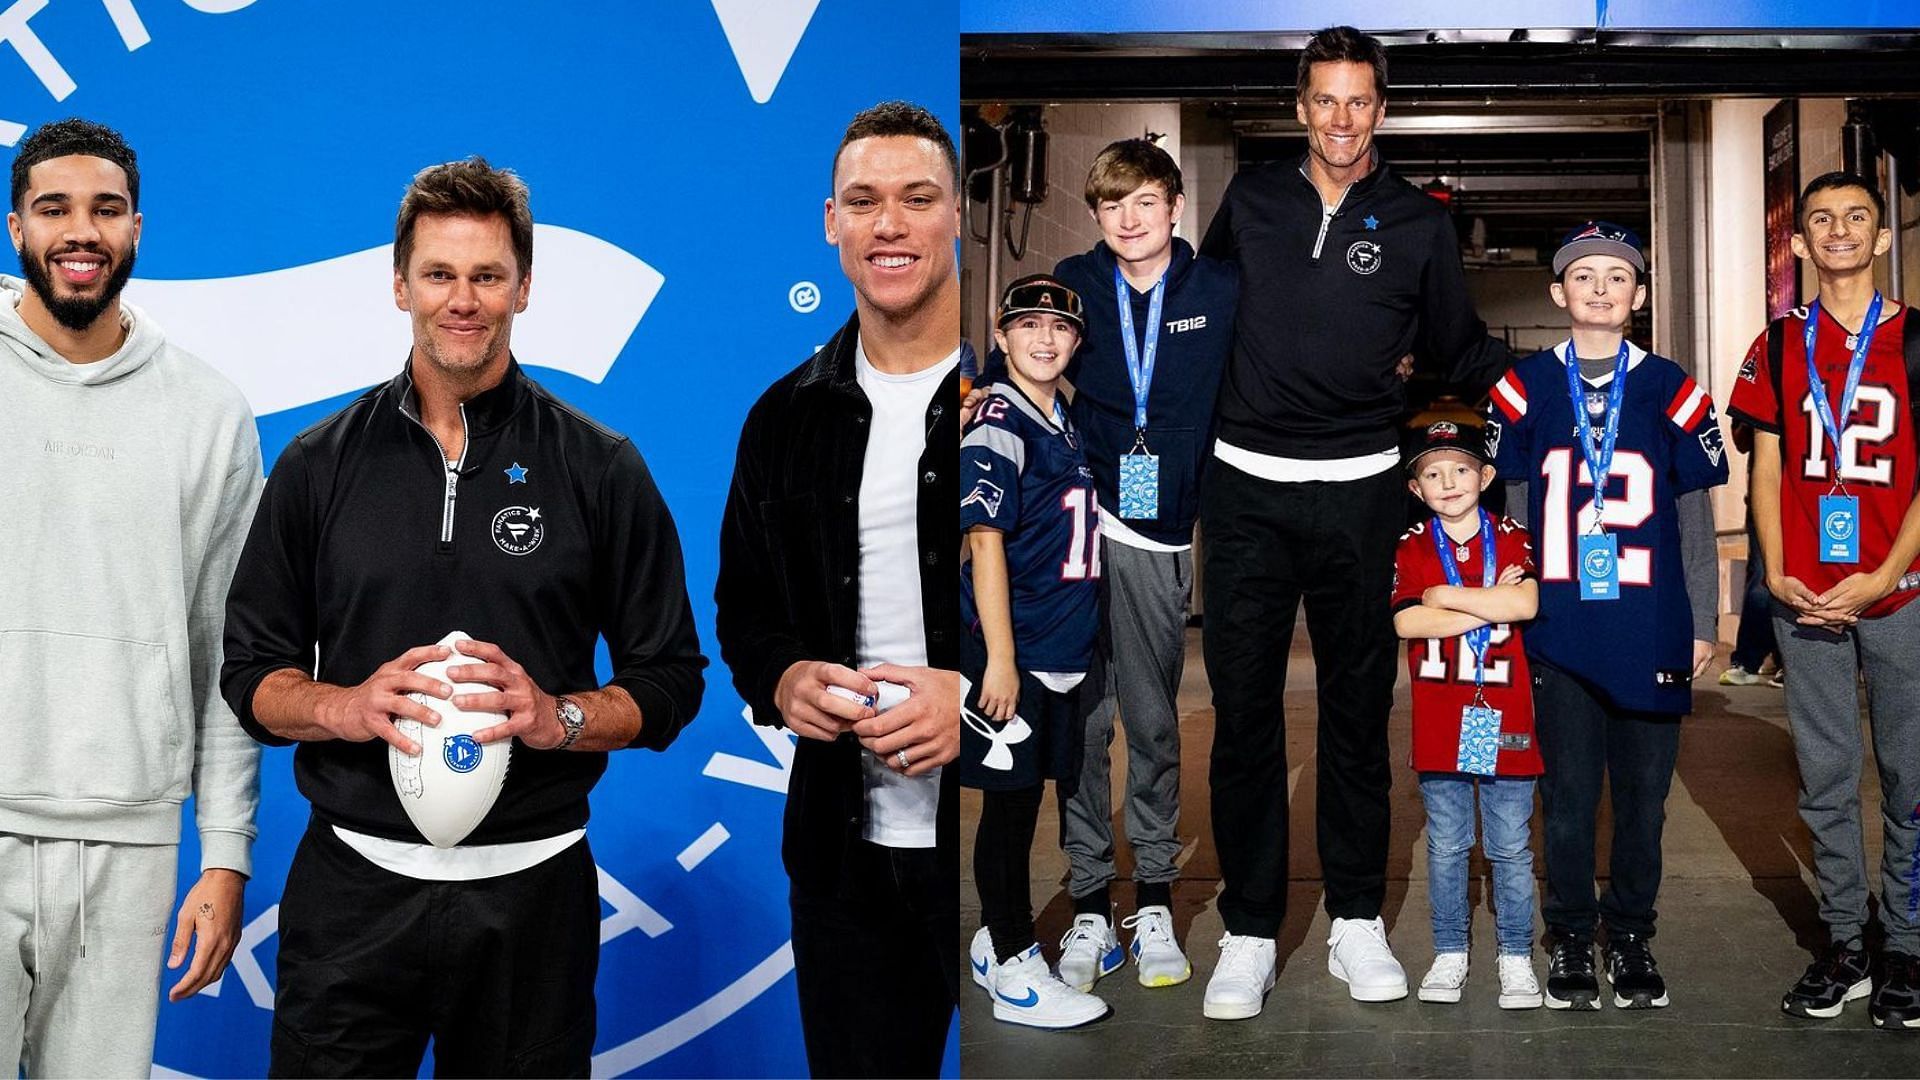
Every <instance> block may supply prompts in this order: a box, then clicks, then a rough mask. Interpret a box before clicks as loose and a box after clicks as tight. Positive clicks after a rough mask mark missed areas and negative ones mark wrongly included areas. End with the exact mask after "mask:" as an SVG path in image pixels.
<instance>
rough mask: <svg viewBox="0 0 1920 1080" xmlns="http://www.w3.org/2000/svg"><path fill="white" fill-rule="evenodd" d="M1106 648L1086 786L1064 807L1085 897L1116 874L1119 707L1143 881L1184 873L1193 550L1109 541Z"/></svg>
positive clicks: (1098, 675)
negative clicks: (1184, 723)
mask: <svg viewBox="0 0 1920 1080" xmlns="http://www.w3.org/2000/svg"><path fill="white" fill-rule="evenodd" d="M1101 550H1102V553H1103V554H1104V556H1105V559H1106V565H1105V567H1104V568H1103V569H1102V571H1101V573H1102V577H1101V581H1100V615H1101V622H1102V626H1101V630H1102V633H1101V647H1099V648H1096V649H1095V650H1094V660H1093V669H1092V670H1091V671H1090V672H1089V673H1088V676H1087V683H1086V690H1085V691H1083V693H1084V694H1085V696H1086V697H1087V698H1089V699H1091V698H1096V697H1097V698H1098V703H1097V704H1095V705H1094V706H1093V708H1092V710H1091V711H1090V712H1089V713H1088V715H1087V731H1086V759H1085V761H1084V762H1083V763H1082V765H1081V769H1080V790H1079V791H1078V792H1077V793H1076V794H1075V795H1074V796H1073V798H1071V799H1069V800H1067V801H1066V802H1064V803H1063V804H1062V805H1061V808H1060V844H1061V846H1062V847H1063V848H1065V849H1066V852H1067V859H1068V862H1069V864H1070V866H1071V873H1070V875H1069V877H1068V880H1067V891H1068V892H1070V893H1071V894H1072V895H1074V896H1076V897H1080V896H1085V895H1087V894H1088V893H1091V892H1094V891H1095V890H1098V889H1100V888H1102V887H1104V886H1105V885H1106V884H1107V883H1108V882H1110V881H1112V880H1113V876H1114V861H1113V859H1114V849H1113V802H1112V798H1113V796H1112V785H1111V782H1110V781H1111V777H1110V771H1111V770H1110V768H1109V758H1108V750H1109V748H1110V747H1112V745H1113V714H1114V710H1115V707H1116V706H1118V708H1119V712H1120V721H1121V723H1122V724H1124V725H1125V726H1126V729H1127V819H1126V820H1127V839H1128V841H1129V842H1130V843H1131V844H1132V845H1133V855H1134V880H1136V881H1142V882H1152V883H1161V882H1171V881H1173V880H1174V879H1175V878H1178V877H1179V876H1180V870H1179V868H1178V867H1177V866H1175V865H1174V860H1175V859H1176V858H1177V857H1178V856H1179V854H1180V839H1179V837H1178V836H1177V835H1176V828H1177V827H1178V825H1179V822H1180V715H1179V710H1178V709H1177V708H1176V706H1175V698H1176V697H1177V696H1178V694H1179V692H1180V676H1181V672H1182V671H1183V670H1184V669H1185V667H1186V637H1187V609H1188V606H1189V602H1190V597H1191V593H1192V589H1193V552H1192V551H1180V552H1171V551H1146V550H1143V549H1141V548H1136V547H1129V546H1128V545H1126V544H1121V543H1116V542H1114V541H1111V540H1103V541H1102V543H1101Z"/></svg>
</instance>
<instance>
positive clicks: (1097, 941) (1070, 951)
mask: <svg viewBox="0 0 1920 1080" xmlns="http://www.w3.org/2000/svg"><path fill="white" fill-rule="evenodd" d="M1126 962H1127V950H1125V949H1122V948H1121V947H1120V939H1119V938H1118V937H1117V936H1115V935H1114V932H1113V924H1112V923H1110V922H1108V921H1107V920H1106V919H1104V918H1101V917H1100V916H1098V915H1075V916H1074V917H1073V925H1072V926H1070V927H1068V928H1067V934H1066V936H1065V937H1063V938H1061V939H1060V981H1061V982H1063V983H1066V984H1067V985H1068V986H1071V987H1073V988H1074V989H1075V990H1080V991H1087V990H1092V989H1093V984H1094V983H1097V982H1099V981H1100V980H1101V979H1102V978H1104V977H1106V976H1108V975H1111V974H1113V973H1114V972H1115V971H1118V970H1119V969H1120V965H1121V964H1124V963H1126Z"/></svg>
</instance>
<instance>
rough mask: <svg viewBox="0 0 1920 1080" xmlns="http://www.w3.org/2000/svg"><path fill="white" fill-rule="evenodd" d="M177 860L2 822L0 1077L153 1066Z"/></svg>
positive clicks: (132, 1072)
mask: <svg viewBox="0 0 1920 1080" xmlns="http://www.w3.org/2000/svg"><path fill="white" fill-rule="evenodd" d="M36 849H37V850H36ZM83 859H84V860H85V864H84V868H83V866H82V861H81V860H83ZM178 859H179V848H178V847H177V846H176V845H173V844H96V843H82V842H80V841H78V840H52V839H45V838H42V839H38V840H36V839H35V838H34V837H31V836H19V835H16V834H12V833H0V1076H9V1077H11V1076H13V1075H14V1070H15V1068H16V1065H15V1063H16V1062H18V1067H19V1068H21V1069H23V1070H24V1071H25V1073H26V1075H27V1076H29V1077H36V1078H37V1077H58V1076H147V1075H150V1074H151V1073H152V1071H153V1031H154V1024H155V1022H156V1020H157V1019H158V1017H159V1010H160V992H159V983H160V969H161V965H162V964H163V963H164V962H165V961H166V950H167V944H168V938H167V929H168V926H167V924H168V918H169V916H170V915H171V914H172V911H173V893H174V884H175V881H174V878H175V870H176V863H177V861H178ZM83 933H84V941H85V950H84V951H85V955H82V944H81V943H82V940H83V938H82V935H83Z"/></svg>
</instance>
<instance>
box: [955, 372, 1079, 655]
mask: <svg viewBox="0 0 1920 1080" xmlns="http://www.w3.org/2000/svg"><path fill="white" fill-rule="evenodd" d="M960 492H961V495H960V530H961V532H963V533H964V532H966V531H967V530H969V529H971V528H973V527H974V526H976V525H986V526H990V527H992V528H995V529H998V530H1000V532H1001V533H1002V534H1003V535H1004V541H1005V544H1006V549H1007V578H1008V593H1009V595H1010V597H1011V600H1012V609H1013V648H1014V662H1015V663H1016V664H1017V665H1018V666H1019V667H1020V669H1021V670H1023V671H1061V672H1074V671H1085V670H1087V665H1088V663H1089V662H1090V661H1091V660H1092V658H1093V638H1094V632H1095V628H1096V621H1097V620H1098V618H1099V593H1098V589H1099V584H1098V582H1099V577H1100V514H1099V504H1098V502H1097V500H1096V499H1095V497H1094V494H1093V473H1092V471H1091V470H1089V469H1088V468H1087V457H1086V454H1085V452H1084V451H1082V450H1081V448H1080V437H1079V435H1078V434H1077V433H1076V432H1075V431H1074V429H1073V425H1072V423H1071V422H1070V421H1069V420H1068V419H1067V418H1066V413H1065V412H1064V411H1061V412H1060V413H1058V414H1057V415H1056V416H1054V417H1051V418H1050V417H1048V416H1047V415H1046V414H1045V413H1043V412H1041V411H1040V407H1039V406H1037V405H1035V404H1034V403H1033V402H1032V401H1031V400H1029V399H1028V398H1027V396H1026V395H1025V394H1023V393H1021V392H1020V389H1019V388H1018V387H1017V386H1015V385H1013V384H1012V383H1011V382H1007V383H999V384H996V385H995V386H994V387H993V391H992V393H991V394H990V395H989V396H988V397H987V399H986V400H984V401H982V402H981V403H980V408H979V410H978V411H977V412H975V413H974V416H973V422H972V423H971V424H969V425H968V426H967V430H966V432H965V434H964V435H962V436H961V439H960ZM960 612H961V617H962V618H963V619H964V620H965V623H966V626H967V628H968V630H969V631H970V632H977V628H978V626H979V622H980V613H979V609H978V608H976V607H975V605H974V599H973V567H972V566H971V565H970V564H969V565H966V566H964V567H963V568H962V569H961V571H960Z"/></svg>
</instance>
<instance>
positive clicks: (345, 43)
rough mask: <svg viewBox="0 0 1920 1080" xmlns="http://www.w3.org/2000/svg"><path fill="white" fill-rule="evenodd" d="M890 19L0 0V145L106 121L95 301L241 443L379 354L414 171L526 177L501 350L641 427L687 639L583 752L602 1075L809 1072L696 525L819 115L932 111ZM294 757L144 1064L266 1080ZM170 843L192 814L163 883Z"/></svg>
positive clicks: (289, 418) (350, 385) (917, 23)
mask: <svg viewBox="0 0 1920 1080" xmlns="http://www.w3.org/2000/svg"><path fill="white" fill-rule="evenodd" d="M900 10H901V9H899V8H898V7H896V6H895V5H892V4H889V3H885V2H883V0H658V2H652V3H645V4H637V3H613V2H605V3H586V2H570V3H566V4H527V3H522V2H514V0H463V2H461V3H458V4H446V3H434V4H417V5H416V4H404V3H396V2H389V0H360V2H342V0H331V2H325V3H322V2H318V0H309V2H300V0H257V2H256V0H98V2H81V0H53V2H51V3H49V2H48V0H12V2H10V3H0V41H5V42H6V43H7V44H8V45H10V46H11V48H9V49H5V50H0V145H4V146H12V145H14V144H15V143H16V142H17V140H18V138H19V137H20V135H21V133H22V131H23V130H24V129H26V128H31V127H33V126H36V125H38V124H40V123H42V122H45V121H47V120H52V119H57V118H60V117H64V116H68V115H83V116H86V117H89V118H92V119H97V120H100V121H103V122H106V123H108V124H111V125H113V126H115V127H118V128H119V129H121V130H122V131H124V132H125V133H126V135H127V136H128V138H129V140H130V141H131V142H132V143H133V145H134V147H135V148H136V150H137V151H138V152H139V155H140V163H141V172H142V180H143V185H142V197H141V210H142V211H143V212H144V214H145V217H146V223H145V232H144V236H143V238H142V239H143V242H142V245H141V250H140V259H139V267H138V269H137V270H136V280H135V281H134V283H133V284H132V285H130V286H129V288H128V292H127V296H128V298H129V299H130V300H131V301H132V302H134V303H136V304H139V305H141V306H143V307H145V308H146V309H147V310H149V311H150V312H151V313H153V314H154V315H155V316H156V318H157V319H158V320H159V321H160V323H161V325H162V326H163V327H165V328H166V329H167V330H168V331H169V332H170V334H171V336H173V338H174V339H175V340H176V341H178V342H180V343H181V344H183V345H184V346H186V347H187V348H190V349H192V350H194V351H196V352H198V353H200V354H201V355H203V356H205V357H206V358H207V359H209V360H211V361H213V362H214V363H215V364H217V365H218V366H220V367H222V368H223V369H224V370H226V371H227V372H228V373H229V374H230V375H232V376H233V377H234V378H235V380H236V381H238V382H239V383H240V384H241V386H242V387H243V389H245V390H246V391H247V393H248V395H249V397H250V398H251V399H252V400H253V402H254V405H255V409H256V411H257V412H258V413H259V414H260V432H261V441H262V443H263V450H264V452H265V454H266V458H267V461H268V463H269V464H271V463H272V461H273V460H274V459H275V457H276V456H277V455H278V454H279V452H280V450H281V448H282V447H283V446H284V445H285V443H286V441H287V440H288V438H289V437H290V436H291V435H292V434H293V433H294V432H296V431H298V430H299V429H301V428H302V427H304V426H306V425H307V424H309V423H311V422H312V421H314V420H316V419H318V418H319V417H321V416H323V415H325V414H327V413H328V412H331V411H332V410H334V409H336V408H338V407H340V406H341V405H342V404H343V403H344V402H345V401H346V400H347V399H348V398H349V397H350V396H351V395H352V393H353V392H354V391H356V390H358V389H359V388H361V387H363V386H365V385H368V384H370V383H373V382H375V381H380V380H384V379H385V378H387V377H390V376H391V374H392V373H393V372H394V371H396V370H398V367H399V365H400V363H401V362H402V360H403V358H404V354H405V350H406V347H407V342H408V329H407V317H406V316H405V315H404V314H403V313H401V312H399V311H397V310H395V309H394V307H393V302H392V298H391V274H390V265H391V263H390V255H389V254H388V245H389V244H390V242H391V239H392V230H393V216H394V211H395V208H396V206H397V204H398V201H399V196H400V193H401V191H402V189H403V188H404V187H405V185H406V183H407V180H408V179H409V178H410V177H411V176H412V175H413V173H414V172H415V171H416V170H418V169H419V168H421V167H422V166H424V165H427V164H431V163H434V162H439V161H444V160H448V159H452V158H456V157H463V156H466V155H468V154H473V153H481V154H484V155H486V156H487V157H488V158H489V159H490V160H492V161H493V162H494V163H495V164H499V165H506V166H511V167H512V168H514V169H516V170H518V171H519V172H520V174H521V175H522V176H524V177H525V178H526V180H527V182H528V183H529V185H530V186H531V188H532V191H533V209H534V216H535V218H536V220H537V221H538V222H540V223H541V229H540V232H539V234H538V238H537V240H536V244H535V259H534V277H533V292H532V303H531V305H530V307H529V308H528V310H527V312H526V314H524V315H522V316H521V317H520V319H519V320H518V321H517V322H516V325H515V338H514V340H515V352H516V353H517V354H518V355H519V357H520V358H521V360H522V361H523V362H524V363H526V364H528V365H529V366H530V367H531V369H532V371H531V373H532V374H533V376H534V377H535V378H537V379H539V380H541V381H542V382H544V383H545V384H546V385H547V386H548V387H550V388H551V389H553V390H554V391H556V392H557V393H559V394H560V395H561V396H562V397H564V398H566V399H567V400H569V401H571V402H573V403H575V404H576V405H578V406H580V407H581V408H583V409H585V410H586V411H587V412H589V413H590V414H592V415H594V416H595V417H597V418H599V419H600V420H602V421H603V422H606V423H608V424H610V425H612V426H614V427H617V428H619V429H621V430H623V431H625V432H626V433H628V434H629V435H630V436H632V438H633V440H634V442H635V443H636V444H637V445H638V446H639V448H640V451H641V453H642V454H643V455H644V456H645V457H646V459H647V462H648V464H649V465H650V466H651V468H652V470H653V473H654V476H655V478H656V479H657V480H658V482H659V485H660V488H661V490H662V491H663V492H664V494H665V496H666V498H667V502H668V504H669V505H670V506H671V508H672V510H673V513H674V516H675V518H676V520H677V521H678V524H679V527H680V534H681V539H682V543H683V545H684V548H685V552H686V563H687V577H688V581H687V584H688V589H689V592H690V593H691V594H692V597H693V601H694V606H695V611H696V616H697V619H698V622H699V629H700V636H701V642H702V644H703V646H704V647H705V649H706V651H707V652H708V654H709V655H710V656H714V657H715V658H716V659H715V665H714V667H713V668H712V669H710V671H709V673H708V682H707V696H706V705H705V708H704V709H703V710H702V711H701V715H700V717H699V719H698V721H697V722H696V723H694V724H693V725H692V726H690V727H689V728H688V729H687V731H686V732H685V734H683V735H682V736H681V737H680V739H679V741H678V742H677V743H676V744H675V745H674V746H673V747H672V748H671V749H670V750H668V751H667V752H666V753H665V754H653V753H647V752H629V753H622V754H616V755H614V759H613V765H612V768H611V769H610V770H609V772H608V773H607V776H606V778H605V779H604V780H603V781H602V782H601V783H600V785H599V788H598V790H596V792H595V793H594V797H593V811H594V812H593V823H592V826H591V828H590V829H589V834H590V838H591V842H592V844H593V849H594V854H595V856H596V859H597V861H598V863H599V865H600V867H601V894H602V909H603V914H604V920H603V923H602V935H601V936H602V941H603V952H602V960H601V969H600V982H599V1002H600V1037H599V1041H598V1043H597V1045H596V1047H595V1059H594V1071H595V1073H596V1074H598V1075H614V1074H626V1073H634V1074H638V1075H764V1074H778V1075H791V1074H803V1073H804V1072H805V1069H806V1063H805V1057H804V1054H803V1052H802V1049H801V1043H800V1032H799V1025H798V1019H797V1014H796V1006H795V999H794V991H793V979H792V973H791V972H792V952H791V948H790V945H789V933H788V930H789V928H788V918H787V907H786V879H785V876H784V874H783V873H782V871H781V868H780V862H779V855H778V838H779V830H780V813H781V809H782V802H783V799H784V792H785V782H786V772H785V766H786V764H787V762H788V761H790V759H791V754H792V744H791V741H790V739H789V737H787V736H785V735H783V734H778V733H773V732H769V731H766V730H765V729H755V728H752V727H751V726H750V725H749V724H748V723H747V722H746V721H745V719H744V717H743V707H742V704H741V702H740V700H739V698H738V697H737V696H736V695H735V694H734V692H733V690H732V687H731V684H730V681H729V676H728V674H727V672H726V670H725V668H724V667H722V666H721V665H719V663H718V660H717V654H718V650H717V648H716V646H715V643H714V638H713V612H712V595H713V580H714V572H715V563H716V560H717V548H718V542H717V534H718V527H719V521H720V512H721V505H722V500H723V497H724V494H725V488H726V484H727V480H728V478H729V476H730V474H731V470H732V463H733V452H734V445H735V440H736V438H737V436H738V433H739V428H740V423H741V420H742V419H743V418H744V417H745V415H746V411H747V408H748V406H749V405H750V404H751V403H752V401H753V399H754V397H755V396H756V395H757V394H758V393H759V392H760V390H762V389H763V388H764V387H765V386H766V385H767V384H768V383H769V382H771V381H772V380H773V379H774V378H775V377H777V376H778V375H779V374H781V373H783V372H785V371H787V370H788V369H790V368H792V367H793V366H794V365H796V364H797V363H799V362H800V361H801V360H803V359H804V358H805V357H806V355H807V354H808V352H809V351H810V350H811V349H812V348H813V347H815V346H816V345H818V344H819V343H821V342H823V341H824V340H825V339H826V338H827V337H828V336H829V335H830V334H831V333H832V332H833V330H834V329H835V328H837V326H838V325H839V323H840V321H841V320H842V319H843V318H844V317H845V315H846V313H847V312H848V311H849V310H850V309H851V306H852V303H853V300H852V293H851V289H850V287H849V286H848V285H847V283H846V281H845V279H844V278H843V277H842V276H841V274H840V271H839V268H838V262H837V260H836V257H835V253H834V251H833V249H832V248H830V247H828V246H827V245H826V243H825V242H824V240H823V239H822V225H821V216H822V214H821V207H822V200H823V199H824V197H825V196H826V194H827V192H828V187H829V168H830V165H831V156H832V153H833V149H834V147H835V146H836V145H837V143H838V140H839V138H840V134H841V130H842V128H843V127H844V126H845V124H846V122H847V120H848V119H849V118H850V117H851V116H852V115H853V113H854V112H856V111H858V110H859V109H861V108H864V107H865V106H868V105H871V104H873V103H874V102H876V101H879V100H883V99H886V98H895V97H900V98H909V99H912V100H917V101H919V102H921V103H923V104H926V105H927V106H929V107H930V108H932V109H933V110H934V111H935V112H936V113H937V114H939V115H940V116H941V117H942V119H943V120H945V121H947V122H948V123H949V125H952V124H953V122H954V121H955V119H956V116H957V92H956V91H957V79H958V73H957V56H956V51H955V48H954V42H955V27H954V23H953V21H952V18H953V16H952V9H950V8H948V9H940V8H939V7H938V5H936V8H935V11H936V14H937V17H934V18H928V17H926V12H925V11H924V9H914V13H913V14H912V15H904V14H901V13H900ZM602 662H603V670H604V658H603V661H602ZM290 766H291V754H290V753H289V752H287V751H270V752H268V753H267V754H266V756H265V759H264V762H263V765H262V788H263V791H262V804H261V813H260V840H259V842H258V844H257V845H256V847H255V851H254V867H255V873H254V879H253V882H252V884H251V885H250V886H249V887H248V889H247V903H246V935H245V938H244V940H243V942H242V945H241V947H240V950H239V951H238V952H237V953H236V955H235V957H234V963H233V966H232V968H231V969H230V970H229V971H228V972H227V973H226V975H225V976H224V977H223V978H222V980H221V981H220V982H219V983H218V984H217V985H215V986H213V987H210V988H209V989H208V990H207V991H206V992H204V993H202V994H200V995H197V996H196V997H194V998H193V999H191V1000H189V1001H186V1002H183V1003H181V1004H178V1005H168V1004H164V1003H163V1004H162V1006H161V1021H160V1034H159V1045H158V1048H157V1052H156V1059H157V1064H156V1070H157V1071H158V1072H160V1073H163V1074H166V1073H184V1074H190V1075H202V1076H222V1075H260V1074H262V1073H263V1072H264V1070H265V1067H266V1049H267V1042H268V1034H269V1028H270V1024H271V1012H270V1009H271V1006H272V991H273V985H272V984H273V970H274V963H273V958H274V944H275V938H274V928H275V918H276V914H277V904H278V901H279V894H280V885H281V883H282V882H283V881H284V880H285V876H286V872H287V866H288V862H289V860H290V859H291V857H292V850H293V846H294V843H295V841H296V839H297V838H298V836H299V834H300V831H301V829H302V828H303V826H304V822H305V819H306V815H307V806H306V803H305V801H304V800H303V799H301V798H300V796H299V795H298V793H297V792H295V791H294V789H293V785H292V779H291V768H290ZM190 820H191V819H189V821H190ZM198 860H199V852H198V850H197V844H196V842H195V841H194V839H193V834H192V829H191V828H190V827H189V828H188V830H187V838H186V840H185V842H184V843H183V845H182V850H181V888H182V890H183V891H184V889H185V887H186V886H187V885H188V884H189V883H191V881H192V880H193V879H194V877H195V876H197V868H198V865H199V862H198ZM175 977H177V976H175V975H171V974H170V975H169V976H168V977H167V982H168V983H169V984H170V983H171V982H172V981H173V979H174V978H175ZM476 1022H477V1023H484V1022H485V1018H476ZM956 1062H957V1049H956V1048H955V1047H952V1046H950V1047H949V1070H950V1072H951V1071H952V1070H953V1068H954V1066H955V1063H956Z"/></svg>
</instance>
